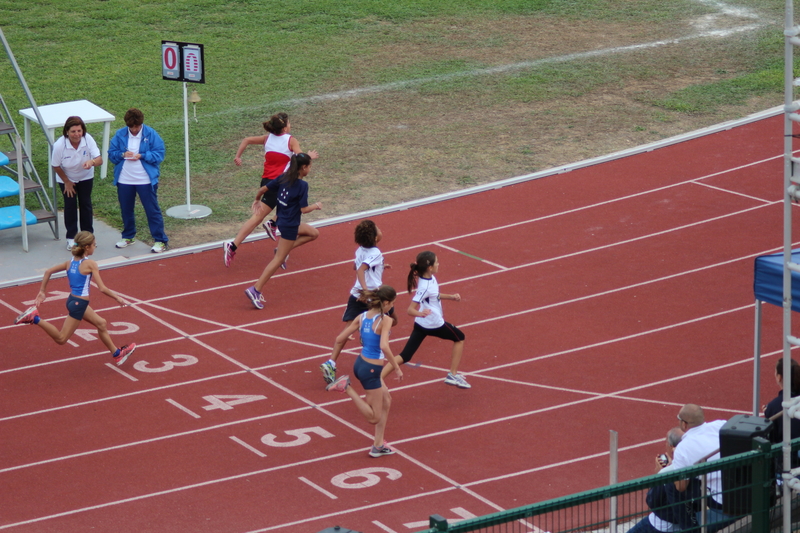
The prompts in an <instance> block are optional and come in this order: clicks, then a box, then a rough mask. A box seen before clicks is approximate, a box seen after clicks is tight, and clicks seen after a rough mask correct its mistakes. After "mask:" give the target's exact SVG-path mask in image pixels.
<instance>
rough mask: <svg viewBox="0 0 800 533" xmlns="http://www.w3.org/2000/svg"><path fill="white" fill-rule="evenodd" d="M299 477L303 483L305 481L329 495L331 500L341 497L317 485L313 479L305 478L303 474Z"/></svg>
mask: <svg viewBox="0 0 800 533" xmlns="http://www.w3.org/2000/svg"><path fill="white" fill-rule="evenodd" d="M297 479H299V480H300V481H302V482H303V483H305V484H306V485H308V486H309V487H311V488H313V489H315V490H318V491H320V492H321V493H322V494H324V495H325V496H327V497H328V498H330V499H331V500H338V499H339V497H338V496H337V495H335V494H333V493H332V492H330V491H327V490H325V489H323V488H322V487H320V486H319V485H317V484H316V483H314V482H313V481H311V480H310V479H308V478H304V477H303V476H299V477H298V478H297Z"/></svg>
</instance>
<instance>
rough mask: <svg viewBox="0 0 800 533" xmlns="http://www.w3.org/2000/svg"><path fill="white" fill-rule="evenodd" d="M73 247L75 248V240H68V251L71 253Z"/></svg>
mask: <svg viewBox="0 0 800 533" xmlns="http://www.w3.org/2000/svg"><path fill="white" fill-rule="evenodd" d="M73 246H75V239H67V250H69V251H70V252H71V251H72V247H73Z"/></svg>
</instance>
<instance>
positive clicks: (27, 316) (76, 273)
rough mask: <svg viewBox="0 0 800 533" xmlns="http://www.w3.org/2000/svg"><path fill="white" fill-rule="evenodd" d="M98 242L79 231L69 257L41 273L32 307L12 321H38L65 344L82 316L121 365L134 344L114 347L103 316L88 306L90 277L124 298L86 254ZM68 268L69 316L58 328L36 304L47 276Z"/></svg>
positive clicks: (103, 289) (107, 292)
mask: <svg viewBox="0 0 800 533" xmlns="http://www.w3.org/2000/svg"><path fill="white" fill-rule="evenodd" d="M96 247H97V243H96V242H95V240H94V235H92V234H91V233H89V232H88V231H81V232H80V233H78V234H77V235H75V245H74V246H73V247H72V256H73V257H72V260H70V261H67V262H65V263H61V264H58V265H55V266H53V267H50V268H48V269H47V272H45V273H44V278H43V279H42V287H41V289H39V294H37V295H36V300H34V304H33V306H32V307H29V308H28V309H27V310H26V311H25V312H24V313H22V314H21V315H19V316H18V317H17V319H16V320H15V321H14V324H37V325H38V326H39V327H41V328H42V329H43V330H45V332H47V334H48V335H50V337H52V338H53V340H54V341H56V344H66V343H67V341H68V340H69V339H70V337H72V334H73V333H75V330H77V329H78V326H79V325H80V323H81V320H85V321H87V322H88V323H90V324H91V325H93V326H94V327H96V328H97V336H98V337H100V340H101V341H103V344H105V345H106V347H107V348H108V349H109V350H110V351H111V355H112V356H113V357H114V360H115V361H116V363H117V364H118V365H121V364H122V363H124V362H125V360H126V359H127V358H128V356H130V355H131V354H132V353H133V351H134V350H135V349H136V344H134V343H131V344H126V345H125V346H123V347H122V348H117V346H116V345H115V344H114V341H112V340H111V335H109V333H108V328H107V324H106V321H105V319H103V318H101V317H100V315H98V314H97V313H95V311H94V309H92V308H91V307H90V306H89V287H90V284H91V281H92V280H94V282H95V283H97V287H98V288H99V289H100V292H102V293H103V294H105V295H106V296H109V297H111V298H113V299H115V300H116V301H117V302H118V303H119V305H120V306H122V307H125V305H126V304H125V302H124V301H123V300H122V298H120V297H119V296H117V295H116V293H114V291H112V290H111V289H109V288H108V287H106V286H105V285H104V284H103V280H102V279H100V269H99V268H98V266H97V262H95V261H93V260H91V259H89V256H90V255H92V254H93V253H94V250H95V248H96ZM63 270H66V271H67V279H68V280H69V286H70V293H71V294H70V295H69V297H68V298H67V311H68V312H69V316H68V317H67V318H66V320H64V325H63V326H62V327H61V331H59V330H58V328H56V327H55V326H54V325H53V324H50V323H49V322H47V321H45V320H42V319H41V317H40V316H39V305H40V304H41V303H42V302H44V300H45V298H46V297H47V296H46V294H45V290H46V289H47V282H48V281H50V276H52V275H53V274H55V273H56V272H61V271H63Z"/></svg>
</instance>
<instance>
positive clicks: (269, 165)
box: [223, 113, 319, 267]
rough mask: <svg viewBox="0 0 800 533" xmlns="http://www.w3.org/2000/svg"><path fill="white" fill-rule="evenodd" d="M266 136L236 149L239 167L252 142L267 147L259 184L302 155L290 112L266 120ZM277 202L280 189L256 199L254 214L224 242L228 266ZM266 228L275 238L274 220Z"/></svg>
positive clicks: (313, 153)
mask: <svg viewBox="0 0 800 533" xmlns="http://www.w3.org/2000/svg"><path fill="white" fill-rule="evenodd" d="M263 126H264V129H265V130H266V131H267V135H258V136H256V137H246V138H244V139H242V142H241V143H240V144H239V149H238V150H236V157H234V158H233V162H234V163H236V166H241V165H242V154H243V153H244V151H245V149H246V148H247V147H248V146H249V145H251V144H259V145H261V146H263V147H264V172H263V174H262V175H261V184H260V185H259V187H264V186H265V185H267V183H269V182H270V181H272V180H274V179H275V178H277V177H278V176H280V175H281V174H283V173H284V172H286V170H288V168H289V160H290V159H291V157H292V154H299V153H301V152H302V150H300V143H299V142H298V141H297V139H296V138H295V137H293V136H292V135H291V133H290V132H291V131H292V125H291V124H290V123H289V115H287V114H286V113H277V114H275V115H272V117H270V119H269V120H268V121H267V122H264V124H263ZM308 155H309V156H311V159H316V158H317V157H318V155H319V154H317V152H316V150H312V151H310V152H308ZM277 202H278V196H277V192H269V193H268V194H267V195H265V196H264V198H263V200H262V201H258V202H253V205H252V207H251V211H252V213H253V215H252V216H251V217H250V219H249V220H248V221H247V222H245V223H244V225H243V226H242V227H241V229H240V230H239V233H237V234H236V238H235V239H233V241H231V242H226V243H224V244H223V261H224V262H225V266H226V267H227V266H231V263H232V262H233V258H234V256H235V255H236V250H237V248H238V247H239V246H240V245H241V244H242V242H243V241H244V239H245V238H246V237H247V236H248V235H250V233H252V231H253V230H254V229H256V227H257V226H258V225H259V224H261V222H262V221H263V220H264V219H265V218H266V217H267V215H269V214H270V213H271V212H272V210H273V209H275V206H276V205H277ZM264 230H265V231H266V232H267V235H268V236H269V238H270V239H272V240H276V239H275V233H276V232H275V223H274V222H273V221H272V220H268V221H266V222H264Z"/></svg>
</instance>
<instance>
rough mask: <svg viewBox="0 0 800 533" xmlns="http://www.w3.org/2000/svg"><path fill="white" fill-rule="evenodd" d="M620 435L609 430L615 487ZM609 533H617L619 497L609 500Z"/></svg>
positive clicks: (617, 474) (610, 456)
mask: <svg viewBox="0 0 800 533" xmlns="http://www.w3.org/2000/svg"><path fill="white" fill-rule="evenodd" d="M618 441H619V434H618V433H617V432H616V431H614V430H613V429H612V430H609V480H608V482H609V485H615V484H616V483H617V481H618V479H619V455H618V451H619V442H618ZM608 514H609V518H610V520H609V522H608V531H609V533H617V497H616V496H612V497H611V499H610V500H609V513H608Z"/></svg>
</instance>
